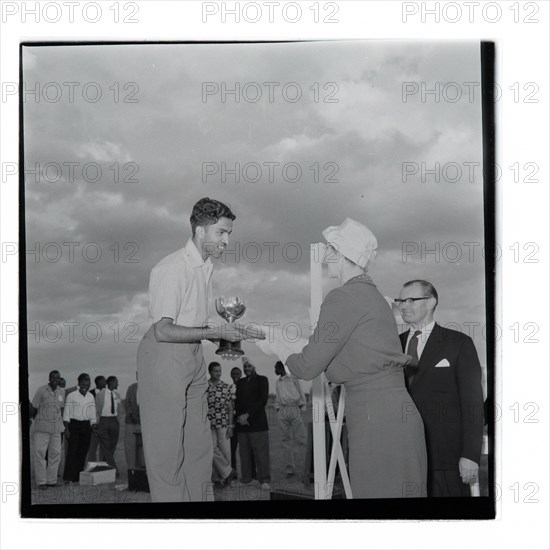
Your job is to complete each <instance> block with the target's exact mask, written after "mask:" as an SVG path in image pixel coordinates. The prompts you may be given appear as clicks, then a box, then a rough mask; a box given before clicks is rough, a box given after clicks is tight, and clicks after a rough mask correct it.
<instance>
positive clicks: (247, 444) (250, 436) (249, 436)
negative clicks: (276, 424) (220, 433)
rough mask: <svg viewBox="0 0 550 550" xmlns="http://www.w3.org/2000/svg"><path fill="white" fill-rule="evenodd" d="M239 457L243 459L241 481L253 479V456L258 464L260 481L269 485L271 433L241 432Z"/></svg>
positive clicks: (246, 481) (245, 481)
mask: <svg viewBox="0 0 550 550" xmlns="http://www.w3.org/2000/svg"><path fill="white" fill-rule="evenodd" d="M239 456H240V457H241V481H242V482H243V483H248V482H249V481H251V479H252V456H254V461H255V462H256V469H257V472H258V481H259V482H260V483H269V482H270V481H271V475H270V472H269V432H268V431H267V430H266V431H263V432H239Z"/></svg>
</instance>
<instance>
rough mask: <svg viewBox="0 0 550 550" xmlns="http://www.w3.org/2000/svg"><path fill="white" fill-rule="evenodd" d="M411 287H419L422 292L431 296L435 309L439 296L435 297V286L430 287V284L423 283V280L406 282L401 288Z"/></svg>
mask: <svg viewBox="0 0 550 550" xmlns="http://www.w3.org/2000/svg"><path fill="white" fill-rule="evenodd" d="M412 285H420V286H421V287H422V290H423V291H424V292H425V293H426V294H427V295H428V296H433V297H434V298H435V307H434V309H435V308H436V307H437V304H438V303H439V296H438V295H437V290H436V289H435V286H434V285H432V283H430V282H428V281H424V280H423V279H414V280H413V281H408V282H406V283H405V284H404V285H403V287H407V286H412Z"/></svg>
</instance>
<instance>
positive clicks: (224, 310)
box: [216, 296, 246, 355]
mask: <svg viewBox="0 0 550 550" xmlns="http://www.w3.org/2000/svg"><path fill="white" fill-rule="evenodd" d="M216 311H217V312H218V315H219V316H220V317H221V318H222V319H224V320H225V321H226V322H227V323H234V322H235V321H236V320H237V319H240V318H241V317H242V316H243V315H244V312H245V311H246V306H245V305H244V302H243V300H242V299H241V298H238V297H236V296H227V297H224V298H216ZM216 353H217V354H218V355H225V354H226V353H229V354H233V355H243V354H244V351H243V350H242V349H241V343H240V342H229V340H223V339H220V347H219V348H218V349H217V350H216Z"/></svg>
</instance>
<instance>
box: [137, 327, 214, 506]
mask: <svg viewBox="0 0 550 550" xmlns="http://www.w3.org/2000/svg"><path fill="white" fill-rule="evenodd" d="M137 365H138V377H139V407H140V418H141V431H142V437H143V451H144V454H145V465H146V469H147V479H148V480H149V487H150V489H151V500H152V501H153V502H184V501H205V500H213V499H214V493H213V491H212V480H211V475H212V457H213V451H212V437H211V435H210V421H209V420H208V403H207V399H206V392H207V389H208V382H207V380H206V363H205V361H204V358H203V354H202V346H201V344H200V343H199V342H197V343H192V344H173V343H169V342H157V341H156V339H155V335H154V329H153V327H151V328H150V329H149V330H148V331H147V333H146V334H145V336H144V337H143V339H142V341H141V342H140V344H139V347H138V354H137Z"/></svg>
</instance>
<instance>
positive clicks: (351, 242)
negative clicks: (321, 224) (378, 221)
mask: <svg viewBox="0 0 550 550" xmlns="http://www.w3.org/2000/svg"><path fill="white" fill-rule="evenodd" d="M323 237H324V238H325V239H326V240H327V242H328V243H329V244H330V245H332V246H333V247H334V248H335V249H336V250H337V251H338V252H340V254H342V255H344V256H345V257H346V258H347V259H348V260H350V261H352V262H353V263H354V264H357V265H358V266H360V267H362V268H363V269H364V268H365V267H367V264H368V262H369V260H374V254H373V253H374V252H375V251H376V249H377V248H378V241H377V240H376V237H375V236H374V234H373V233H372V231H371V230H370V229H369V228H368V227H367V226H365V225H363V224H362V223H359V222H356V221H355V220H352V219H351V218H346V219H345V221H344V222H343V223H342V224H341V225H331V226H330V227H327V228H326V229H325V230H324V231H323Z"/></svg>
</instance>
